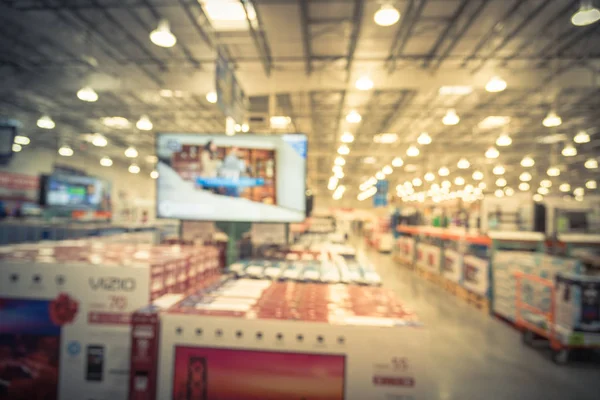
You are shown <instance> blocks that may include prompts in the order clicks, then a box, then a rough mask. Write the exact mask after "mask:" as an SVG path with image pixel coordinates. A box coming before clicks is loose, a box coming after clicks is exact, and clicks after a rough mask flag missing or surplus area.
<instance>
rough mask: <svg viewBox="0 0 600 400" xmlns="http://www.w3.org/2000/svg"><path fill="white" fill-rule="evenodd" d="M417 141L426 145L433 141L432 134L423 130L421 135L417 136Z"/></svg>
mask: <svg viewBox="0 0 600 400" xmlns="http://www.w3.org/2000/svg"><path fill="white" fill-rule="evenodd" d="M417 143H419V144H421V145H423V146H425V145H428V144H430V143H431V136H429V134H428V133H427V132H421V134H420V135H419V137H418V138H417Z"/></svg>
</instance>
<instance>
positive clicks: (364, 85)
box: [355, 76, 373, 90]
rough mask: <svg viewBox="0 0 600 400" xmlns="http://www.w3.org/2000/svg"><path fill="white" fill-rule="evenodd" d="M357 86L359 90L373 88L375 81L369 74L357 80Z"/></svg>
mask: <svg viewBox="0 0 600 400" xmlns="http://www.w3.org/2000/svg"><path fill="white" fill-rule="evenodd" d="M355 86H356V88H357V89H358V90H371V89H373V81H372V80H371V78H369V77H368V76H362V77H360V78H358V79H357V80H356V83H355Z"/></svg>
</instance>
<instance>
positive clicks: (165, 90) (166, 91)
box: [159, 89, 173, 97]
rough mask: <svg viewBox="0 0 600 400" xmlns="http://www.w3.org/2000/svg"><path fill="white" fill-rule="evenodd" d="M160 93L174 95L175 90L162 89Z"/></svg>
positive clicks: (168, 95) (162, 95)
mask: <svg viewBox="0 0 600 400" xmlns="http://www.w3.org/2000/svg"><path fill="white" fill-rule="evenodd" d="M159 93H160V95H161V97H173V91H172V90H169V89H161V91H160V92H159Z"/></svg>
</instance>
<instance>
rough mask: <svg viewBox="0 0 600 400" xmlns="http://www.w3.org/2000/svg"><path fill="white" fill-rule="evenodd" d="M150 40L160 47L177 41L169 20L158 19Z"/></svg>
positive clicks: (171, 44)
mask: <svg viewBox="0 0 600 400" xmlns="http://www.w3.org/2000/svg"><path fill="white" fill-rule="evenodd" d="M150 40H151V41H152V43H154V44H155V45H157V46H160V47H173V46H175V43H177V38H176V37H175V35H173V33H172V32H171V29H170V28H169V21H167V20H166V19H162V20H160V22H159V23H158V27H157V28H156V29H155V30H153V31H152V32H150ZM130 172H131V171H130ZM138 172H139V171H138Z"/></svg>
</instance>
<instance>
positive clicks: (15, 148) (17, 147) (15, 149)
mask: <svg viewBox="0 0 600 400" xmlns="http://www.w3.org/2000/svg"><path fill="white" fill-rule="evenodd" d="M21 150H23V146H21V145H20V144H18V143H13V145H12V151H13V152H15V153H18V152H20V151H21Z"/></svg>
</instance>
